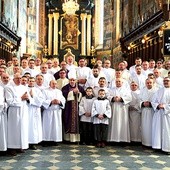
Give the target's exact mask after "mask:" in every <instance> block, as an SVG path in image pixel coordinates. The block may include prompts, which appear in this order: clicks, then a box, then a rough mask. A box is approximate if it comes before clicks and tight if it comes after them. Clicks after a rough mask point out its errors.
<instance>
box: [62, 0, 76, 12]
mask: <svg viewBox="0 0 170 170" xmlns="http://www.w3.org/2000/svg"><path fill="white" fill-rule="evenodd" d="M62 9H63V11H64V12H65V13H66V14H68V15H74V14H75V12H76V11H78V10H79V4H78V3H77V0H64V3H63V4H62Z"/></svg>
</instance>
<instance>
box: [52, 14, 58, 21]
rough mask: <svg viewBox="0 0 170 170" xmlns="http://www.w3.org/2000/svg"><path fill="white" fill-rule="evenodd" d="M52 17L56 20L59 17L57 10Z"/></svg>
mask: <svg viewBox="0 0 170 170" xmlns="http://www.w3.org/2000/svg"><path fill="white" fill-rule="evenodd" d="M53 17H54V20H58V19H59V13H58V12H54V13H53Z"/></svg>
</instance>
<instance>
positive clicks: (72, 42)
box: [59, 14, 80, 49]
mask: <svg viewBox="0 0 170 170" xmlns="http://www.w3.org/2000/svg"><path fill="white" fill-rule="evenodd" d="M78 28H79V20H78V17H77V16H76V15H66V14H65V15H64V16H63V17H62V18H61V24H60V32H59V34H60V40H61V41H60V48H61V49H65V48H67V47H72V48H74V49H78V36H79V34H80V32H79V29H78Z"/></svg>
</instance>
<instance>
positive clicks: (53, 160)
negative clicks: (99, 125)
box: [0, 144, 170, 170]
mask: <svg viewBox="0 0 170 170" xmlns="http://www.w3.org/2000/svg"><path fill="white" fill-rule="evenodd" d="M8 169H12V170H20V169H27V170H33V169H35V170H36V169H38V170H46V169H47V170H56V169H65V170H68V169H74V170H79V169H87V170H91V169H94V170H104V169H106V170H114V169H118V170H128V169H129V170H137V169H140V170H149V169H154V170H156V169H163V170H170V155H166V154H164V153H161V152H155V151H154V150H152V149H146V148H143V147H142V146H126V147H122V146H107V147H106V148H95V147H94V146H85V145H66V144H60V145H59V146H52V147H41V146H39V147H38V150H36V151H33V150H27V151H26V153H23V154H18V155H17V156H15V157H11V156H1V157H0V170H8Z"/></svg>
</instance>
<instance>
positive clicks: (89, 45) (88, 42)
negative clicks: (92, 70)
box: [87, 15, 92, 56]
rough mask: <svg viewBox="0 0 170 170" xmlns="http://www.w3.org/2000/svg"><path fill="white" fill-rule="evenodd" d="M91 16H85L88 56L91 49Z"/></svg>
mask: <svg viewBox="0 0 170 170" xmlns="http://www.w3.org/2000/svg"><path fill="white" fill-rule="evenodd" d="M91 18H92V16H91V15H87V55H88V56H90V49H91Z"/></svg>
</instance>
